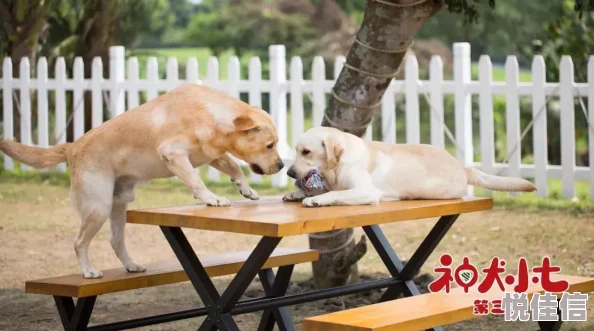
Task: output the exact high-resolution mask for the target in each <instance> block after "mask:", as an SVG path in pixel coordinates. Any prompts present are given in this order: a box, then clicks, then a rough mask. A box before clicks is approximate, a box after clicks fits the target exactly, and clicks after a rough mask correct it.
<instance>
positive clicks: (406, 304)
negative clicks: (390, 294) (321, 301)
mask: <svg viewBox="0 0 594 331" xmlns="http://www.w3.org/2000/svg"><path fill="white" fill-rule="evenodd" d="M551 278H552V280H553V281H555V280H560V279H563V280H567V281H568V282H569V289H568V290H567V292H572V293H573V292H580V293H588V292H592V291H594V278H586V277H579V276H568V275H558V274H554V275H551ZM510 292H511V290H510ZM537 292H538V293H543V292H544V290H543V288H542V287H541V285H540V284H532V285H531V286H530V288H529V289H528V296H529V298H531V297H532V295H533V294H534V293H537ZM503 296H504V292H503V291H501V290H500V289H499V288H497V287H496V288H495V289H492V290H491V291H489V292H488V293H485V294H480V293H478V292H476V290H475V291H474V292H473V290H472V289H471V290H470V291H469V293H464V291H463V289H462V288H455V289H452V290H451V291H450V293H449V294H448V293H445V292H437V293H427V294H421V295H418V296H414V297H407V298H402V299H398V300H393V301H387V302H382V303H378V304H374V305H369V306H364V307H359V308H354V309H348V310H343V311H340V312H335V313H330V314H326V315H320V316H316V317H310V318H307V319H305V320H304V321H303V329H304V330H305V331H364V330H365V331H372V330H373V331H380V330H381V331H388V330H394V331H396V330H397V331H418V330H426V329H429V328H433V327H438V326H442V325H447V324H452V323H457V322H461V321H464V320H469V319H472V318H475V317H480V316H479V315H474V314H473V309H474V300H476V299H481V300H489V301H491V300H496V299H501V298H502V297H503Z"/></svg>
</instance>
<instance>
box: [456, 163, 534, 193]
mask: <svg viewBox="0 0 594 331" xmlns="http://www.w3.org/2000/svg"><path fill="white" fill-rule="evenodd" d="M466 173H467V175H468V184H469V185H474V186H479V187H484V188H487V189H489V190H494V191H510V192H513V191H521V192H532V191H536V186H534V184H532V183H531V182H529V181H527V180H525V179H522V178H513V177H502V176H493V175H488V174H486V173H484V172H481V171H479V170H477V169H472V168H466Z"/></svg>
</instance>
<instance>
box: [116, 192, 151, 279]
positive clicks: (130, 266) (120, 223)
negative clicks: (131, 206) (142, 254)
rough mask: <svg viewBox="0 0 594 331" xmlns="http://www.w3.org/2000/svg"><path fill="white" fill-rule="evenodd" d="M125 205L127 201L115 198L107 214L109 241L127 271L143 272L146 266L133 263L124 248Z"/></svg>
mask: <svg viewBox="0 0 594 331" xmlns="http://www.w3.org/2000/svg"><path fill="white" fill-rule="evenodd" d="M114 198H115V197H114ZM127 206H128V205H127V203H125V202H122V201H117V198H115V199H114V203H113V207H112V208H111V215H110V216H109V221H110V224H111V237H110V240H109V242H110V243H111V247H113V251H114V252H115V253H116V255H117V256H118V259H120V261H121V262H122V265H123V266H124V268H126V270H128V272H143V271H146V268H145V267H143V266H140V265H138V264H136V263H134V261H132V258H130V255H129V254H128V249H127V248H126V235H125V229H126V209H127Z"/></svg>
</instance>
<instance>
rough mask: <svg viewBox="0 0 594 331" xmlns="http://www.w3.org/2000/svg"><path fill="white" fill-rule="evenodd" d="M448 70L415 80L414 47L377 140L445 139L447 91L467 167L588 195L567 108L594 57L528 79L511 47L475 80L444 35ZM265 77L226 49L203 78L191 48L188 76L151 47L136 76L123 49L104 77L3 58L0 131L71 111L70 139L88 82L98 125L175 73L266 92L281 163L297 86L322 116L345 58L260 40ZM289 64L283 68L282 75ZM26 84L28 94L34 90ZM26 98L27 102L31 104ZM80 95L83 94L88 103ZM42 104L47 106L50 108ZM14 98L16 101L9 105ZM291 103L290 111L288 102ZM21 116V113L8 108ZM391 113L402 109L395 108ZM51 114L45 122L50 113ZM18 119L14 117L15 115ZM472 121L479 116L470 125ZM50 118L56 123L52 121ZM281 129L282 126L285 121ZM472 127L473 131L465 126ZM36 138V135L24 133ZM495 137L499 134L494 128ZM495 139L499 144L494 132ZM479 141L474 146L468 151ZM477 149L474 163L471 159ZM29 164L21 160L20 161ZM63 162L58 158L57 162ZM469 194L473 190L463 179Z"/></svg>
mask: <svg viewBox="0 0 594 331" xmlns="http://www.w3.org/2000/svg"><path fill="white" fill-rule="evenodd" d="M453 54H454V58H453V73H454V75H453V76H454V77H453V80H444V66H443V63H442V60H441V59H440V58H439V57H433V58H432V59H431V61H430V65H429V79H428V80H420V79H419V65H418V63H417V59H416V58H415V57H413V56H409V57H407V58H406V61H405V64H404V72H405V78H404V80H393V81H392V82H391V84H390V86H389V88H388V90H387V92H386V94H385V95H384V98H383V100H382V104H381V107H380V109H379V110H378V113H377V114H378V115H379V116H380V117H381V120H380V121H379V122H376V123H375V125H379V126H380V128H376V130H375V132H379V135H377V138H379V139H380V140H383V141H386V142H391V143H396V142H398V143H404V142H406V143H420V142H421V141H422V136H423V132H422V130H421V128H422V126H423V125H428V127H429V135H428V137H427V138H428V139H425V140H427V141H429V142H430V143H431V144H433V145H436V146H438V147H441V148H445V147H446V146H447V145H448V144H449V142H448V139H447V138H448V137H447V130H446V129H447V127H446V126H445V125H444V123H445V122H444V120H450V118H448V117H446V109H445V107H444V100H445V98H446V96H451V97H452V98H453V104H454V105H453V115H452V117H453V122H454V128H455V129H454V130H453V137H452V138H453V140H454V146H455V149H454V151H455V155H456V157H457V158H458V159H459V160H460V161H461V162H463V163H464V164H465V165H472V166H478V167H480V168H481V169H482V170H483V171H486V172H488V173H494V174H502V175H509V176H521V177H524V178H533V179H534V181H535V183H536V186H537V188H538V191H537V195H539V196H547V195H548V181H549V179H560V180H561V182H562V195H563V196H564V197H568V198H571V197H574V196H575V194H576V189H575V182H576V180H583V181H588V182H589V187H590V196H591V197H594V166H593V165H594V129H593V127H590V128H589V129H590V130H589V132H588V146H587V149H588V157H589V159H588V161H589V162H588V164H589V165H590V166H589V167H586V166H576V141H577V139H576V130H575V128H576V119H575V118H576V115H575V112H576V111H579V110H578V109H579V106H578V107H576V106H575V100H576V98H583V99H587V100H588V102H587V107H588V108H589V109H588V111H587V114H586V115H587V119H588V120H589V123H591V124H594V57H591V58H590V61H589V64H588V67H587V68H578V70H587V71H588V83H576V82H575V81H574V67H573V63H572V60H571V58H570V57H568V56H564V57H563V58H562V60H561V63H560V82H546V79H545V77H546V67H545V62H544V59H543V58H542V57H541V56H536V57H535V58H534V60H533V63H532V69H531V71H532V72H531V73H532V82H520V81H519V74H520V68H519V65H518V61H517V59H516V57H515V56H509V57H508V58H507V61H506V64H505V77H506V78H505V81H503V82H495V81H493V65H492V63H491V60H490V58H489V57H488V56H482V57H481V58H480V61H479V63H478V79H477V80H472V77H471V70H472V63H471V58H470V45H469V44H467V43H456V44H454V45H453ZM268 60H269V77H270V78H269V79H263V77H262V63H261V60H260V59H259V58H257V57H254V58H252V59H250V61H249V64H248V73H247V79H243V78H242V76H241V70H240V69H241V66H240V62H239V59H238V58H237V57H231V58H230V60H229V62H228V63H227V64H226V66H227V77H226V79H225V80H221V79H220V77H219V62H218V60H217V58H214V57H211V58H210V59H209V60H208V61H207V63H206V67H207V74H206V77H203V78H202V77H200V76H199V72H198V65H199V63H198V61H197V59H196V58H190V59H189V60H188V61H187V63H186V64H185V77H184V78H180V77H179V74H178V73H179V68H178V61H177V59H175V58H169V59H168V61H167V63H166V68H165V78H164V79H161V78H160V77H159V67H158V62H157V59H156V58H155V57H150V58H149V59H148V61H147V65H146V77H143V78H141V77H140V75H139V72H140V66H139V61H138V59H137V58H135V57H130V58H129V59H128V60H127V61H126V58H125V49H124V47H121V46H117V47H112V48H111V49H110V58H109V62H110V63H109V64H110V65H109V69H110V70H109V78H106V77H103V63H102V62H101V59H100V58H95V59H94V60H93V62H92V71H91V77H85V76H84V63H83V60H82V58H76V59H75V60H74V62H73V65H72V77H67V66H66V62H65V60H64V59H63V58H58V59H57V61H56V63H55V66H54V70H53V73H54V74H53V77H51V78H50V75H49V68H48V63H47V60H46V59H45V58H40V59H39V61H38V62H37V64H36V70H35V73H36V77H34V78H32V77H31V63H29V60H28V59H27V58H23V59H22V60H21V61H20V63H19V75H18V76H19V77H20V78H14V75H13V72H12V71H13V70H12V68H13V64H12V60H11V59H10V58H5V59H4V63H3V77H2V79H0V89H2V97H3V103H2V105H3V112H2V114H3V133H4V139H17V140H19V141H20V142H23V143H25V144H35V145H38V146H41V147H46V146H49V145H50V144H59V143H63V142H65V141H66V129H67V126H68V122H69V120H71V121H72V126H73V135H74V138H79V137H80V136H82V135H83V134H84V133H85V132H86V131H88V130H89V129H90V128H88V127H85V111H84V109H85V104H84V103H85V98H84V95H85V92H87V91H89V92H90V93H91V97H90V101H91V105H90V107H91V123H92V127H97V126H99V125H101V124H102V123H103V122H104V121H105V120H107V119H109V118H112V117H114V116H117V115H119V114H121V113H123V112H124V111H125V110H126V109H131V108H134V107H136V106H138V105H139V103H141V102H142V100H143V99H142V97H143V96H145V98H146V100H150V99H153V98H155V97H157V96H158V95H159V94H160V93H163V92H166V91H169V90H171V89H173V88H175V87H176V86H178V85H179V84H180V83H182V82H191V83H197V84H205V85H207V86H211V87H214V88H217V89H220V90H224V91H226V92H227V93H229V94H230V95H232V96H234V97H239V96H240V93H245V94H247V98H248V102H249V103H250V104H253V105H257V106H260V107H262V105H263V93H267V94H268V98H269V103H268V105H269V107H268V108H270V109H269V111H270V113H271V115H272V116H273V118H274V120H275V123H276V125H277V129H278V133H279V152H280V153H281V155H282V156H283V159H284V160H285V161H286V162H290V161H291V160H292V158H293V151H292V147H291V146H290V145H291V144H292V143H294V142H295V141H297V140H298V139H299V137H300V135H301V134H302V133H303V132H304V130H305V129H306V128H307V125H306V122H307V120H306V116H305V114H306V113H309V110H310V109H306V105H305V103H304V96H307V98H306V99H309V100H310V101H311V119H310V120H311V121H312V123H313V125H319V123H321V121H322V118H323V112H324V108H325V106H326V100H327V96H328V93H329V92H330V91H331V89H332V87H333V85H334V82H335V80H336V78H337V77H338V75H339V73H340V71H341V70H342V68H343V65H344V62H345V59H344V57H339V58H337V59H336V61H335V62H334V68H333V69H334V77H332V78H330V77H326V68H325V63H324V60H323V59H322V57H319V56H318V57H315V58H314V60H313V63H312V68H311V76H312V77H311V79H310V80H306V79H304V67H303V63H302V60H301V58H299V57H292V58H291V59H290V61H289V68H288V70H287V62H288V61H287V58H286V54H285V48H284V46H282V45H273V46H270V49H269V59H268ZM287 73H288V74H287ZM33 92H36V93H35V96H36V97H35V98H32V96H33ZM498 95H501V96H504V97H505V99H506V101H505V103H506V112H505V142H504V144H505V146H506V148H507V153H508V155H507V158H506V160H507V162H506V163H501V162H496V159H495V146H496V144H495V143H496V141H495V138H496V134H495V127H496V123H495V120H494V111H493V105H494V97H495V96H498ZM472 96H476V97H477V99H478V103H477V104H478V109H473V106H472V102H471V97H472ZM522 97H530V98H531V100H532V121H533V124H534V126H533V127H532V129H531V133H530V134H531V135H532V140H533V146H532V151H533V153H532V154H533V162H532V163H530V164H523V163H522V152H521V148H520V147H521V144H520V140H521V133H522V130H523V129H524V127H520V125H521V122H520V112H521V109H520V98H522ZM553 97H554V98H558V101H559V109H560V128H559V130H556V131H554V132H550V128H548V127H547V113H548V112H549V111H550V109H548V107H549V99H550V98H553ZM399 98H403V99H404V102H403V109H404V114H403V116H404V123H405V131H406V135H405V139H404V140H403V141H400V140H398V141H397V125H396V120H397V108H398V104H399V101H398V99H399ZM32 100H33V101H34V102H35V105H32ZM88 100H89V99H88V98H87V101H88ZM420 101H423V102H425V103H426V104H428V105H429V107H428V110H427V111H429V112H430V115H429V119H428V121H429V123H422V120H421V118H422V116H421V115H422V108H421V107H420ZM50 103H51V105H52V107H51V108H53V109H51V110H50ZM15 108H16V109H15ZM32 109H33V110H35V111H36V115H37V116H36V128H33V127H32V125H33V124H34V123H33V121H32V113H31V111H32ZM289 109H290V111H289ZM15 114H18V116H19V117H18V120H19V121H18V123H16V121H15V118H14V115H15ZM398 114H400V113H398ZM473 114H474V115H475V117H476V115H477V114H478V118H479V120H478V124H479V125H478V127H475V128H473ZM50 120H51V121H52V123H50ZM15 123H16V124H15ZM475 124H476V123H475ZM14 125H19V132H20V136H19V137H14V132H15V130H14ZM51 128H53V132H50V129H51ZM289 129H290V130H289ZM373 131H374V129H373V128H372V127H370V128H369V129H368V131H367V135H366V138H367V139H372V132H373ZM473 132H474V133H475V134H474V135H473ZM548 136H560V139H561V162H560V163H561V164H560V165H549V164H548V160H549V158H548V156H547V143H546V142H547V137H548ZM33 138H35V139H33ZM498 139H501V137H498ZM498 143H499V142H498ZM475 150H476V151H475ZM479 158H480V160H481V161H480V162H477V161H476V160H477V159H479ZM4 167H5V169H7V170H11V169H14V163H13V161H12V160H11V159H10V158H8V157H7V156H4ZM22 169H23V170H29V168H28V167H26V166H24V167H22ZM58 169H59V170H60V171H65V170H66V168H65V165H64V164H61V165H59V166H58ZM208 177H209V179H210V180H219V173H218V172H217V171H216V170H215V169H212V168H209V170H208ZM251 180H252V181H253V182H261V181H262V178H261V177H260V176H257V175H255V174H253V175H252V176H251ZM272 184H273V185H274V186H285V185H286V184H287V176H286V175H285V174H284V173H281V174H278V175H275V176H273V177H272ZM469 194H472V190H471V189H469Z"/></svg>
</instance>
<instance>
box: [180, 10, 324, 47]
mask: <svg viewBox="0 0 594 331" xmlns="http://www.w3.org/2000/svg"><path fill="white" fill-rule="evenodd" d="M314 36H315V35H314V33H313V30H312V28H310V27H309V23H308V20H307V19H306V18H305V17H303V16H301V15H287V14H283V13H279V12H276V11H272V10H269V9H267V8H265V7H261V6H258V5H252V4H245V3H244V4H241V5H237V4H229V5H228V6H225V7H222V8H220V9H218V10H215V11H209V12H203V13H200V14H198V15H197V16H196V17H195V18H194V19H193V20H192V22H191V23H190V25H189V27H188V29H187V40H188V41H189V42H191V43H194V44H200V45H205V46H207V47H208V48H210V49H211V50H212V51H213V52H214V53H215V54H220V53H221V52H222V51H223V50H226V49H233V50H234V51H235V54H236V55H238V56H241V55H242V54H243V53H244V52H246V51H254V52H256V53H258V54H259V55H264V54H265V52H266V51H267V48H268V46H269V45H272V44H284V45H285V46H286V47H287V52H288V53H291V54H294V53H295V52H294V51H295V50H296V49H298V48H299V47H300V46H301V45H302V44H303V43H304V42H305V41H306V40H309V39H311V38H314Z"/></svg>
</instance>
